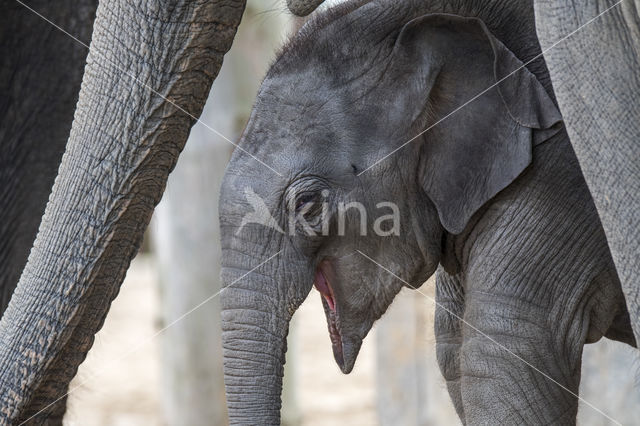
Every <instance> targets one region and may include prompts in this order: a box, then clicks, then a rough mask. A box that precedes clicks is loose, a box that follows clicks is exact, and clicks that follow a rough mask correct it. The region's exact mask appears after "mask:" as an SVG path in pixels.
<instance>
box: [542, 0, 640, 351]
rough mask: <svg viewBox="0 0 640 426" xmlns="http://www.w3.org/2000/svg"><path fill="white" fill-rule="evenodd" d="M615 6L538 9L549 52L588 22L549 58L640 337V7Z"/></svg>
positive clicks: (603, 1)
mask: <svg viewBox="0 0 640 426" xmlns="http://www.w3.org/2000/svg"><path fill="white" fill-rule="evenodd" d="M615 4H616V2H615V1H614V0H591V1H588V2H575V1H573V0H562V1H556V0H553V1H550V0H536V1H535V14H536V27H537V31H538V36H539V38H540V44H541V46H542V49H543V50H545V49H546V48H547V47H549V46H550V45H552V44H553V43H555V42H556V41H558V40H560V39H561V38H562V37H564V36H565V35H567V34H569V33H570V32H572V31H574V30H575V29H576V28H579V27H580V26H582V25H585V26H584V27H583V28H581V29H580V30H579V31H578V32H576V33H575V34H573V35H572V36H571V37H569V38H567V39H565V40H563V41H562V42H561V43H559V44H557V45H556V46H554V47H553V49H550V50H548V51H547V52H545V60H546V62H547V66H548V67H549V72H550V74H551V80H552V82H553V87H554V90H555V94H556V97H557V100H558V104H559V106H560V109H561V111H562V115H563V116H564V121H565V125H566V127H567V131H568V133H569V136H570V138H571V144H572V145H573V149H574V151H575V153H576V156H577V157H578V160H579V162H580V167H581V168H582V172H583V174H584V177H585V180H586V181H587V185H588V186H589V190H590V191H591V195H592V196H593V200H594V202H595V205H596V207H597V209H598V213H599V215H600V219H601V220H602V225H603V227H604V230H605V233H606V235H607V241H608V242H609V247H610V249H611V253H612V255H613V260H614V262H615V265H616V269H617V271H618V275H619V277H620V281H621V283H622V289H623V291H624V294H625V298H626V302H627V307H628V309H629V314H630V317H631V321H632V327H633V330H634V334H635V337H636V341H638V342H640V284H639V283H640V266H639V265H640V263H639V262H638V253H639V252H640V167H638V158H640V143H639V141H640V104H638V102H637V100H638V99H639V98H640V74H639V73H638V70H639V69H640V60H639V58H640V57H639V56H638V52H640V15H639V13H640V10H639V9H638V5H639V3H638V2H637V1H635V2H634V1H633V0H624V1H622V3H621V4H618V5H615ZM614 5H615V6H614ZM612 6H613V7H612ZM608 8H611V9H609V10H608ZM599 14H602V15H601V16H598V15H599ZM596 16H598V17H597V18H596V19H595V20H593V22H589V21H590V20H592V19H593V18H594V17H596Z"/></svg>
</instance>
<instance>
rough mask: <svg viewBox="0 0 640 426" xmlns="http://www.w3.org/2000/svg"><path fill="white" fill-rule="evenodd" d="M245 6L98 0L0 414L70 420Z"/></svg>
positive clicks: (21, 298) (2, 350)
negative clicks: (83, 369) (81, 375)
mask: <svg viewBox="0 0 640 426" xmlns="http://www.w3.org/2000/svg"><path fill="white" fill-rule="evenodd" d="M243 10H244V2H243V1H239V0H238V1H233V0H228V1H222V0H220V1H207V2H193V1H179V0H165V1H157V0H148V1H144V2H142V3H136V4H134V3H132V2H128V1H124V0H105V1H102V2H101V3H100V5H99V7H98V11H97V16H96V20H95V23H94V31H93V37H92V41H91V48H90V51H89V55H88V57H87V65H86V68H85V74H84V78H83V82H82V87H81V91H80V96H79V101H78V106H77V110H76V114H75V120H74V122H73V126H72V130H71V135H70V138H69V142H68V144H67V149H66V151H65V154H64V156H63V159H62V164H61V166H60V169H59V174H58V177H57V178H56V181H55V184H54V187H53V193H52V195H51V198H50V201H49V204H48V205H47V207H46V211H45V215H44V217H43V220H42V223H41V225H40V230H39V233H38V236H37V238H36V242H35V243H34V247H33V249H32V251H31V254H30V256H29V260H28V262H27V266H26V267H25V270H24V272H23V274H22V276H21V278H20V281H19V283H18V286H17V288H16V291H15V293H14V296H13V298H12V300H11V302H10V304H9V306H8V308H7V310H6V312H5V314H4V317H3V318H2V321H1V322H0V387H1V388H2V390H3V391H2V394H1V395H0V423H3V424H15V423H20V422H21V421H25V420H27V419H31V420H36V421H38V422H44V421H54V422H57V421H60V420H61V416H62V413H63V412H64V401H65V398H64V395H65V392H66V389H67V386H68V383H69V381H70V380H71V378H72V377H73V376H74V374H75V372H76V370H77V367H78V365H79V364H80V362H81V361H82V360H83V359H84V357H85V355H86V352H87V351H88V350H89V348H90V347H91V345H92V343H93V339H94V334H95V332H96V331H97V330H98V329H99V328H100V326H101V325H102V322H103V321H104V318H105V315H106V313H107V311H108V308H109V305H110V302H111V301H112V300H113V298H114V297H115V296H116V294H117V292H118V289H119V286H120V284H121V283H122V280H123V278H124V275H125V272H126V270H127V268H128V266H129V263H130V261H131V258H132V257H133V256H134V255H135V253H136V251H137V249H138V247H139V245H140V242H141V239H142V235H143V232H144V230H145V228H146V226H147V224H148V222H149V219H150V216H151V213H152V211H153V208H154V206H155V205H156V204H157V202H158V201H159V200H160V197H161V195H162V192H163V190H164V187H165V183H166V179H167V176H168V174H169V172H170V171H171V170H172V169H173V167H174V165H175V163H176V160H177V157H178V154H179V153H180V150H181V149H182V147H183V146H184V143H185V141H186V138H187V135H188V132H189V129H190V127H191V125H192V124H193V123H194V117H197V116H198V115H199V114H200V112H201V110H202V107H203V105H204V102H205V100H206V98H207V94H208V92H209V88H210V85H211V83H212V81H213V79H214V78H215V76H216V74H217V72H218V70H219V68H220V65H221V63H222V57H223V55H224V53H225V52H226V51H227V50H228V49H229V47H230V46H231V42H232V40H233V37H234V35H235V31H236V28H237V25H238V24H239V22H240V18H241V15H242V12H243Z"/></svg>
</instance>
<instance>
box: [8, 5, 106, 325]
mask: <svg viewBox="0 0 640 426" xmlns="http://www.w3.org/2000/svg"><path fill="white" fill-rule="evenodd" d="M32 3H33V7H35V8H36V9H37V10H38V11H39V12H40V13H42V14H43V15H45V16H47V17H48V18H49V19H51V20H52V21H54V22H56V23H57V24H58V25H60V26H61V27H64V28H66V29H67V31H69V32H70V33H72V34H75V35H76V36H77V37H78V38H79V39H80V40H86V41H88V40H90V39H91V28H92V24H93V19H94V17H95V12H96V7H97V6H98V1H97V0H84V1H74V2H73V7H71V2H67V3H68V4H65V2H56V3H55V4H53V3H51V2H40V3H42V4H39V3H38V2H32ZM0 56H1V57H2V66H1V67H0V141H2V142H1V145H0V266H1V267H0V315H1V314H2V312H4V310H5V309H6V307H7V304H8V303H9V299H10V298H11V294H12V293H13V290H14V289H15V286H16V284H17V283H18V279H19V278H20V273H21V272H22V269H23V268H24V265H25V263H27V256H28V255H29V250H30V249H31V246H32V245H33V240H34V239H35V237H36V232H37V231H38V225H39V224H40V219H41V218H42V214H43V213H44V207H45V205H46V204H47V199H48V198H49V193H50V192H51V185H53V179H54V178H55V177H56V173H57V171H58V166H59V165H60V159H61V158H62V153H63V152H64V146H65V144H66V142H67V139H68V137H69V130H71V122H72V121H73V111H74V109H75V107H76V102H77V101H78V91H79V90H80V82H81V81H82V72H83V70H84V62H85V58H86V56H87V49H86V48H85V47H84V46H82V45H80V44H78V43H77V42H75V41H74V40H72V39H71V38H69V36H67V35H66V34H64V33H63V32H61V31H60V30H58V29H56V28H55V27H54V26H52V25H51V24H49V23H48V22H46V21H44V20H43V19H42V18H40V17H39V16H37V15H36V14H34V13H33V12H31V11H30V10H28V9H27V8H25V7H24V6H22V5H21V4H19V3H17V2H14V1H12V2H7V4H6V5H5V6H3V10H2V13H0Z"/></svg>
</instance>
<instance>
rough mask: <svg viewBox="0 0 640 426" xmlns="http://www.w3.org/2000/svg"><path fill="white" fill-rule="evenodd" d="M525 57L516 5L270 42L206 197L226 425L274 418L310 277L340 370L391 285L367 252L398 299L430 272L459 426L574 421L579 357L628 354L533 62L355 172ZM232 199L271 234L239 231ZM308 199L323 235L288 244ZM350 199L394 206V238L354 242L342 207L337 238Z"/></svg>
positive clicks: (602, 259) (569, 158)
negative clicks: (256, 207)
mask: <svg viewBox="0 0 640 426" xmlns="http://www.w3.org/2000/svg"><path fill="white" fill-rule="evenodd" d="M480 3H482V4H483V6H482V7H479V6H476V5H479V4H480ZM441 12H446V13H447V14H442V13H441ZM461 16H465V17H473V18H461ZM537 53H539V46H538V44H537V40H536V35H535V30H534V26H533V10H532V5H531V3H529V2H524V1H523V2H514V1H512V0H509V1H494V2H478V3H477V4H466V5H465V4H461V3H460V2H450V3H448V2H444V3H443V2H433V3H432V2H424V1H415V2H413V1H405V2H396V1H391V0H381V1H373V2H362V1H359V2H349V3H347V5H345V6H341V7H339V8H337V9H334V10H332V11H330V12H328V13H324V14H322V15H320V16H317V17H315V18H314V19H313V20H312V21H311V22H310V23H308V24H307V25H306V26H305V27H303V29H302V30H301V32H300V33H299V34H298V35H297V36H296V37H295V38H294V39H293V40H292V41H291V42H290V43H289V45H288V46H287V47H286V48H285V49H284V51H283V53H282V54H281V56H280V57H279V59H278V60H277V61H276V63H275V64H274V66H273V67H272V69H271V70H270V71H269V73H268V75H267V77H266V78H265V81H264V83H263V85H262V88H261V90H260V93H259V95H258V99H257V101H256V105H255V108H254V112H253V114H252V116H251V119H250V121H249V124H248V125H247V128H246V130H245V133H244V135H243V137H242V140H241V142H240V146H241V147H242V150H236V151H235V153H234V156H233V158H232V160H231V163H230V165H229V167H228V169H227V172H226V175H225V180H224V182H223V188H222V195H221V204H220V220H221V229H222V234H223V236H222V245H223V272H222V275H223V280H224V282H225V284H226V285H227V287H226V290H225V291H224V292H223V293H222V295H221V297H222V306H223V313H222V319H223V346H224V367H225V384H226V388H227V402H228V408H229V416H230V421H231V423H232V424H278V423H279V409H280V391H281V384H282V373H283V363H284V360H285V351H286V344H285V341H286V340H285V338H286V335H287V331H288V324H289V320H290V319H291V316H292V314H293V313H294V311H295V310H296V309H297V307H298V306H299V305H300V304H301V303H302V301H303V300H304V299H305V298H306V297H307V295H308V293H309V292H310V290H311V287H312V286H313V283H314V281H315V282H316V285H317V284H318V281H319V278H318V277H319V276H320V275H319V274H322V276H324V277H325V278H326V280H327V281H328V282H329V287H330V289H328V290H326V289H325V290H322V292H323V297H322V303H323V305H324V309H325V313H326V316H327V320H328V324H329V331H330V336H331V341H332V346H333V352H334V357H335V359H336V362H337V363H338V366H339V367H340V368H341V370H342V371H343V372H345V373H348V372H350V371H351V369H352V368H353V365H354V362H355V359H356V356H357V354H358V350H359V348H360V345H361V343H362V339H363V338H364V337H365V336H366V334H367V332H368V331H369V330H370V328H371V326H372V324H373V323H374V321H375V320H377V319H378V318H379V317H380V316H381V315H382V314H383V313H384V312H385V310H386V309H387V307H388V306H389V305H390V303H391V302H392V300H393V298H394V296H395V295H396V294H397V293H398V292H399V290H400V289H401V287H402V286H403V285H404V284H403V282H402V281H401V280H399V279H397V278H395V277H394V276H393V275H392V274H391V273H389V272H388V271H385V270H384V269H382V268H380V267H379V266H377V265H376V264H375V263H374V262H372V261H371V260H370V259H368V258H367V257H365V255H366V256H368V257H370V258H371V259H374V260H375V261H376V262H378V263H379V264H380V265H383V267H384V268H387V269H389V271H391V272H393V274H395V275H397V276H398V277H400V278H402V280H404V281H406V282H408V283H409V284H410V285H411V286H420V285H421V283H423V282H424V281H425V280H426V279H427V278H428V277H429V276H430V275H432V274H433V273H434V272H435V271H436V269H438V275H437V277H438V279H437V300H438V303H439V304H440V305H439V307H438V308H437V310H436V337H437V354H438V362H439V364H440V368H441V370H442V373H443V375H444V376H445V378H446V380H447V385H448V390H449V393H450V395H451V397H452V399H453V402H454V404H455V407H456V410H457V412H458V414H459V416H460V418H461V419H462V421H463V422H464V423H468V424H504V423H506V424H513V423H525V424H527V423H530V424H550V423H553V424H572V423H574V422H575V416H576V412H577V406H578V400H577V399H576V398H575V396H573V395H571V393H569V392H567V390H565V389H563V388H562V387H560V386H559V385H558V384H560V385H562V386H564V387H565V388H566V389H568V390H570V391H571V392H574V393H577V392H578V385H579V381H580V361H581V355H582V347H583V345H584V344H585V343H589V342H594V341H596V340H598V339H600V338H601V337H602V336H607V337H610V338H613V339H617V340H621V341H624V342H627V343H629V344H632V345H635V341H634V339H633V334H632V332H631V328H630V325H629V318H628V314H627V311H626V307H625V303H624V297H623V294H622V291H621V289H620V283H619V281H618V278H617V274H616V271H615V267H614V265H613V261H612V259H611V255H610V253H609V250H608V247H607V241H606V239H605V234H604V232H603V229H602V227H601V224H600V221H599V218H598V214H597V211H596V209H595V206H594V204H593V202H592V199H591V196H590V193H589V190H588V188H587V186H586V184H585V182H584V179H583V177H582V175H581V172H580V169H579V166H578V162H577V160H576V158H575V155H574V154H573V151H572V149H571V146H570V143H569V140H568V137H567V134H566V131H565V130H564V128H563V125H562V123H561V121H560V118H561V117H560V114H559V112H558V110H557V108H556V106H555V104H554V101H553V98H552V97H551V96H550V95H549V93H551V88H550V86H549V80H548V75H547V72H546V68H545V66H544V63H543V62H542V60H536V61H534V62H532V63H531V64H529V65H528V66H527V68H526V69H522V70H520V71H517V72H516V73H515V74H514V75H513V76H512V77H511V78H510V79H507V80H505V81H504V82H503V83H502V84H500V85H499V86H498V87H496V88H494V89H492V90H489V91H487V92H486V93H485V94H484V95H483V96H481V97H479V98H478V99H477V100H475V101H474V102H472V103H470V104H469V105H467V106H466V107H465V108H464V109H463V110H461V111H460V112H458V113H456V114H455V115H453V116H451V118H449V119H448V120H445V121H443V122H442V123H440V124H438V125H437V126H436V127H434V128H433V129H431V130H430V131H429V132H427V133H425V134H424V135H422V136H420V137H419V138H417V139H416V140H415V141H413V142H412V143H410V144H408V145H407V146H405V147H403V148H402V149H400V150H399V151H398V152H396V153H395V154H394V155H392V156H390V157H389V158H387V159H386V160H384V161H383V162H381V163H380V164H378V165H376V166H375V167H373V168H372V169H370V170H368V171H366V172H365V173H363V174H361V175H360V174H359V173H360V172H361V171H363V170H365V169H366V168H367V167H369V166H370V165H371V164H373V163H374V162H375V161H377V160H378V159H380V158H381V157H383V156H384V155H385V154H387V153H389V152H391V151H392V150H394V149H395V148H397V147H399V146H400V145H401V144H402V143H404V142H405V141H407V140H409V139H411V138H412V137H414V136H415V135H416V134H418V133H420V131H422V130H423V129H426V128H427V127H429V125H430V124H432V123H434V122H435V121H436V120H437V119H438V118H440V117H443V116H445V115H446V114H447V113H449V112H451V111H453V110H454V109H455V108H456V107H458V106H459V105H462V104H463V103H464V102H466V101H467V100H469V99H471V98H472V97H474V96H475V95H477V94H478V93H480V92H481V91H483V90H484V89H486V88H487V87H489V86H490V85H491V84H493V83H494V82H496V81H497V80H499V79H500V78H501V77H503V76H506V75H508V74H509V73H510V72H512V71H514V70H516V69H518V68H519V67H520V65H521V64H522V61H527V60H529V59H531V58H532V57H533V56H535V55H536V54H537ZM245 151H246V152H245ZM247 153H251V154H252V155H255V156H256V157H258V158H260V159H261V160H262V161H264V162H266V163H267V164H269V165H270V166H272V167H273V168H274V169H275V170H277V171H279V172H280V173H281V174H282V176H277V175H275V174H274V173H272V172H270V171H269V170H267V169H265V168H264V166H262V165H260V164H259V163H257V162H256V161H255V160H254V159H252V157H250V156H249V155H248V154H247ZM247 187H249V188H251V189H252V190H253V191H254V192H255V193H256V194H257V195H258V196H260V197H261V198H262V199H263V200H264V201H265V204H266V206H267V207H268V209H269V210H270V212H271V213H272V215H273V216H274V217H275V219H276V220H277V221H278V222H279V224H280V226H281V227H282V228H283V229H284V230H285V232H286V233H287V234H282V233H280V232H278V231H276V230H274V229H273V228H272V227H266V226H262V225H260V224H249V225H245V226H242V227H241V226H240V225H241V222H242V218H243V217H244V216H245V215H246V214H247V213H250V212H252V211H253V207H252V206H250V205H249V204H248V203H247V199H246V198H245V189H246V188H247ZM322 190H328V191H329V194H330V195H329V196H328V197H327V200H328V205H329V211H330V212H331V214H332V223H331V224H332V226H331V233H330V235H328V236H322V235H318V236H314V237H312V236H308V235H304V234H303V233H302V232H301V230H300V229H298V230H297V231H296V233H295V235H294V236H290V235H289V231H290V230H289V229H287V214H288V209H290V208H291V206H295V207H296V208H299V209H301V211H303V212H304V211H305V210H306V213H305V218H306V219H307V221H308V222H309V223H311V224H312V226H315V225H318V222H319V220H318V214H319V211H320V209H319V208H317V207H314V206H313V205H314V203H316V205H317V203H318V202H319V201H322V200H323V199H324V198H322V195H321V192H322ZM348 201H359V202H361V203H363V204H364V205H366V206H367V209H368V211H369V212H375V211H376V208H375V205H376V203H378V202H381V201H391V202H394V203H396V204H397V205H398V207H399V211H400V223H401V233H400V236H387V237H381V236H377V235H375V234H373V233H371V232H369V233H368V234H367V235H366V236H359V235H358V230H359V222H358V215H357V214H353V215H350V216H349V220H348V221H347V228H346V235H345V236H342V237H340V236H337V235H336V226H335V220H336V211H335V209H336V206H337V204H338V203H339V202H348ZM307 207H308V208H307ZM371 221H372V219H371V218H370V222H371ZM318 226H319V225H318ZM315 229H316V231H319V229H318V228H317V227H316V228H315ZM371 229H372V228H371V223H369V230H371ZM360 252H362V253H364V255H363V254H361V253H360ZM274 254H277V255H276V256H275V257H274V258H272V259H271V260H269V261H267V262H266V263H264V264H263V265H262V266H260V267H258V268H257V269H255V270H253V271H252V269H253V268H255V267H256V266H258V265H260V264H261V263H262V262H265V261H266V260H267V259H269V258H270V257H271V256H273V255H274ZM438 265H440V266H438ZM317 286H318V287H319V288H321V286H320V285H317ZM329 301H331V302H329ZM333 303H335V308H332V307H331V304H333ZM461 319H464V322H463V321H462V320H461ZM480 331H481V332H482V333H485V334H487V335H489V336H491V339H493V341H491V340H489V339H487V338H486V337H485V336H483V335H481V334H480ZM496 343H498V344H496ZM499 345H501V346H499ZM509 352H511V353H509ZM514 355H515V356H517V357H520V358H522V359H523V360H526V362H528V363H529V364H530V365H531V366H532V367H530V366H527V365H526V364H524V363H523V362H522V361H521V360H518V359H517V358H516V357H515V356H514ZM533 367H535V369H538V370H540V371H542V372H544V374H546V375H548V376H549V377H551V378H553V380H555V381H556V382H557V383H558V384H555V383H553V382H551V381H550V380H549V379H547V378H545V377H544V376H543V375H542V374H541V373H540V372H538V371H536V370H534V368H533Z"/></svg>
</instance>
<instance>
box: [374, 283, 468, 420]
mask: <svg viewBox="0 0 640 426" xmlns="http://www.w3.org/2000/svg"><path fill="white" fill-rule="evenodd" d="M434 289H435V279H434V278H431V279H430V280H429V281H427V282H426V283H425V284H424V285H423V286H422V287H420V292H422V293H424V294H426V295H428V296H430V297H432V298H434V297H435V295H434ZM420 292H418V291H414V290H409V289H403V290H402V291H401V293H400V294H399V295H398V296H397V297H396V299H395V300H394V301H393V303H392V304H391V307H390V308H389V311H388V312H387V313H386V314H385V315H384V316H383V317H382V319H381V320H380V321H379V322H378V323H377V325H376V330H375V333H376V382H377V411H378V419H379V422H380V425H381V426H387V425H411V426H413V425H416V426H422V425H432V424H450V425H455V424H460V420H459V419H458V416H457V415H456V412H455V409H454V408H453V404H452V403H451V400H450V398H449V394H448V393H447V389H446V384H445V382H444V379H443V378H442V374H440V370H439V368H438V364H437V360H436V352H435V338H434V335H433V313H434V308H435V305H434V303H433V301H432V300H430V299H429V298H428V297H426V296H425V295H424V294H421V293H420Z"/></svg>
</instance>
